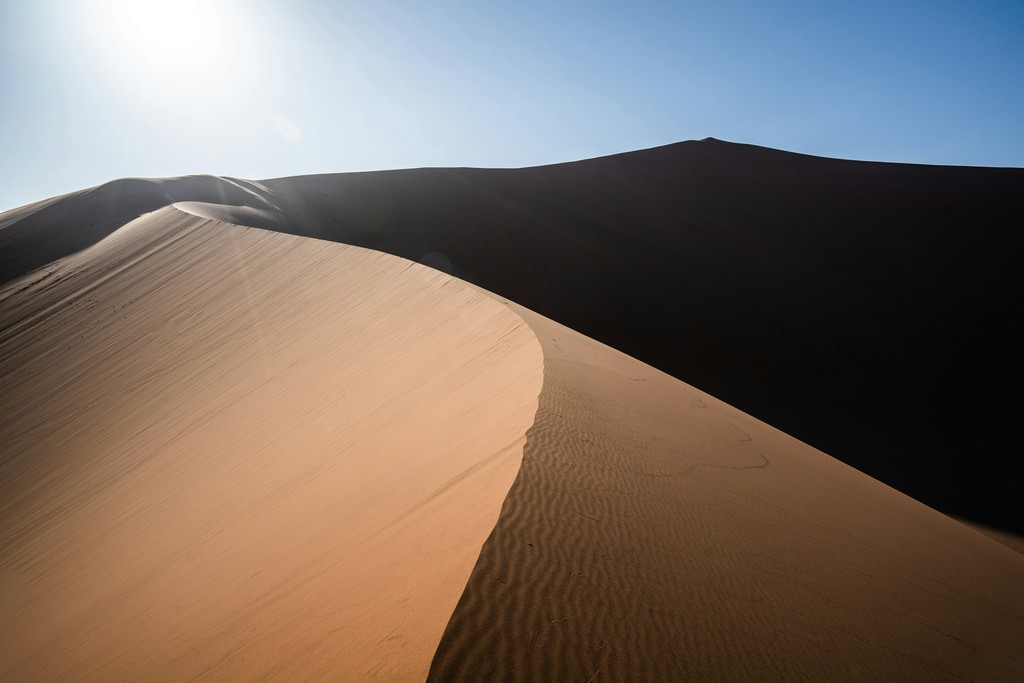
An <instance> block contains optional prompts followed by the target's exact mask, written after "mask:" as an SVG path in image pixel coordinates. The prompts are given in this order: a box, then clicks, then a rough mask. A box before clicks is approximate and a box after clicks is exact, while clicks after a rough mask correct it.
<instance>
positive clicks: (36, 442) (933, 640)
mask: <svg viewBox="0 0 1024 683" xmlns="http://www.w3.org/2000/svg"><path fill="white" fill-rule="evenodd" d="M189 182H192V179H189ZM196 182H198V181H196ZM232 182H234V183H235V185H232V186H231V187H232V188H234V189H229V190H224V189H220V190H218V192H219V193H220V194H224V193H226V192H236V193H242V194H245V193H250V194H252V193H254V192H255V191H256V190H258V189H259V188H255V189H253V188H250V187H247V186H243V185H241V184H238V183H239V181H232ZM147 187H148V186H147ZM204 187H205V186H204ZM115 189H116V188H115ZM96 191H97V192H106V191H111V188H99V189H97V190H96ZM118 192H120V190H119V189H118ZM161 192H162V191H161ZM153 193H154V194H153V196H152V197H149V196H147V197H146V198H145V199H146V202H150V201H152V202H157V201H160V197H161V196H163V195H162V194H160V193H159V192H156V191H155V190H154V191H153ZM214 194H216V193H214ZM254 196H255V195H254ZM261 201H262V200H261ZM47 206H49V205H41V208H39V209H38V210H39V211H45V210H47ZM146 206H147V207H148V206H149V205H148V204H146ZM35 210H36V209H32V210H28V209H25V210H19V212H20V213H17V214H11V213H9V214H6V215H5V216H2V217H0V231H2V230H7V229H8V228H13V230H14V232H12V233H11V234H12V235H20V234H21V233H18V229H19V228H18V220H19V217H23V215H24V216H29V217H31V215H32V212H33V211H35ZM125 211H127V212H129V213H130V209H125ZM275 211H276V207H274V206H272V205H270V204H269V203H266V202H264V203H263V204H260V203H259V202H255V201H250V202H249V204H248V205H244V206H242V205H239V204H235V205H231V206H224V205H222V204H219V203H218V201H217V198H216V197H215V196H212V195H211V196H210V197H203V198H202V200H201V201H195V202H182V203H178V204H173V205H167V206H164V207H163V208H158V209H156V210H155V211H153V212H152V213H147V214H145V215H143V216H141V217H139V218H137V219H135V220H132V221H130V222H128V223H127V224H123V222H122V223H121V224H119V225H120V226H121V227H118V228H116V229H114V230H110V231H109V232H107V233H105V234H104V235H101V237H102V239H100V240H99V241H98V242H96V243H94V244H93V243H91V242H90V243H89V244H87V245H85V246H84V249H82V250H81V251H77V252H75V253H72V254H70V255H66V254H62V255H61V258H59V260H56V261H52V260H51V261H50V262H48V265H46V266H44V267H42V268H38V269H36V270H32V271H31V272H28V273H27V274H25V275H23V276H21V277H18V278H16V279H14V280H11V281H10V282H8V283H7V284H6V285H4V286H3V288H2V289H0V306H2V307H0V386H2V387H3V390H2V392H0V443H2V444H3V453H2V458H0V611H2V613H4V614H5V615H6V616H7V619H6V620H5V621H4V622H3V623H2V624H0V680H19V681H20V680H105V681H106V680H139V679H149V680H157V679H159V680H189V679H204V680H252V679H257V678H259V679H270V680H324V679H331V680H423V679H424V678H429V679H430V680H437V681H477V680H488V681H497V680H510V681H538V680H558V681H563V680H564V681H572V680H580V681H599V680H610V681H621V680H650V681H673V680H689V679H698V680H723V681H725V680H794V679H818V680H964V679H966V680H983V681H999V680H1007V681H1010V680H1019V679H1020V678H1021V677H1022V676H1024V657H1022V654H1021V652H1022V650H1021V647H1020V645H1021V642H1024V555H1020V554H1019V553H1016V552H1014V551H1013V550H1011V549H1009V548H1007V547H1005V546H1004V545H1001V544H999V543H996V542H995V541H993V540H992V539H990V538H988V537H985V536H983V535H981V534H979V533H977V532H975V531H973V530H971V529H969V528H967V527H965V526H963V525H961V524H959V523H957V522H956V521H954V520H952V519H950V518H948V517H946V516H944V515H942V514H940V513H938V512H936V511H934V510H932V509H931V508H928V507H926V506H924V505H922V504H921V503H918V502H916V501H915V500H913V499H911V498H909V497H907V496H905V495H903V494H901V493H899V492H897V491H895V490H893V489H891V488H889V487H887V486H885V485H883V484H881V483H879V482H878V481H876V480H874V479H871V478H870V477H867V476H866V475H864V474H862V473H860V472H858V471H857V470H854V469H852V468H850V467H847V466H846V465H843V464H842V463H840V462H838V461H837V460H835V459H833V458H831V457H829V456H827V455H826V454H824V453H822V452H820V451H818V450H815V449H814V448H811V447H810V446H808V445H806V444H804V443H802V442H800V441H798V440H796V439H794V438H792V437H790V436H787V435H786V434H784V433H782V432H780V431H778V430H776V429H774V428H772V427H770V426H768V425H766V424H764V423H763V422H760V421H758V420H756V419H754V418H752V417H751V416H749V415H747V414H745V413H743V412H741V411H739V410H737V409H735V408H733V407H731V406H729V405H727V404H725V403H723V402H721V401H718V400H716V399H715V398H713V397H711V396H709V395H708V394H706V393H703V392H701V391H699V390H697V389H695V388H693V387H691V386H689V385H687V384H685V383H683V382H681V381H679V380H677V379H674V378H672V377H670V376H668V375H666V374H664V373H662V372H660V371H658V370H655V369H654V368H652V367H650V366H648V365H645V364H643V363H641V362H639V361H637V360H635V359H633V358H631V357H629V356H626V355H625V354H623V353H620V352H618V351H616V350H614V349H612V348H610V347H608V346H605V345H603V344H601V343H599V342H596V341H594V340H592V339H590V338H588V337H585V336H583V335H581V334H579V333H577V332H575V331H573V330H571V329H569V328H567V327H564V326H563V325H560V324H559V323H556V322H554V321H552V320H549V319H547V318H545V317H543V316H541V315H539V314H537V313H534V312H532V311H530V310H528V309H525V308H523V307H521V306H518V305H516V304H513V303H510V302H508V301H506V300H504V299H502V298H500V297H498V296H497V295H494V294H491V293H489V292H486V291H484V290H481V289H478V288H476V287H474V286H472V285H469V284H467V283H465V282H462V281H461V280H458V279H455V278H453V277H450V276H448V275H445V274H443V273H440V272H437V271H434V270H430V269H427V268H425V267H423V266H420V265H417V264H414V263H411V262H409V261H405V260H403V259H400V258H397V257H393V256H388V255H386V254H383V253H380V252H375V251H370V250H367V249H361V248H358V247H352V246H347V245H342V244H335V243H327V242H322V241H319V240H315V239H310V238H308V237H297V236H293V235H287V234H282V233H278V232H272V231H268V230H263V229H259V228H256V227H252V228H249V227H243V226H241V225H236V224H232V223H230V222H227V221H229V220H233V221H238V222H245V219H246V218H247V217H248V218H250V219H252V221H251V222H253V223H254V224H261V225H262V224H263V223H262V222H261V221H264V220H265V221H267V222H272V219H273V220H277V219H276V218H275V215H276V214H275ZM114 213H116V212H114ZM111 215H113V213H111ZM62 220H64V219H61V218H60V216H57V217H56V219H54V220H53V222H52V224H51V223H48V224H47V228H46V229H47V230H49V231H50V232H49V233H48V234H51V235H59V234H64V233H63V232H61V231H62V230H63V231H65V232H67V231H68V227H67V225H66V224H65V223H62ZM109 220H110V222H109V223H104V224H102V225H100V226H98V227H97V228H96V230H97V231H99V230H100V228H102V229H103V230H104V231H107V229H108V228H109V227H110V226H111V225H114V222H116V220H115V218H110V219H109ZM117 220H119V219H117ZM5 221H6V222H5ZM62 225H63V227H62ZM97 234H98V232H97ZM0 237H3V238H4V239H7V238H9V237H10V235H0ZM12 239H13V238H12ZM33 239H37V241H38V240H41V239H42V238H33ZM84 239H85V238H84V237H82V236H73V237H68V238H67V240H68V243H69V244H70V243H72V242H74V243H76V244H77V242H75V241H76V240H79V241H81V240H84ZM90 239H91V238H90ZM0 241H2V240H0ZM43 242H45V240H42V241H41V242H39V244H43ZM33 244H34V245H35V243H33ZM37 246H38V245H36V246H32V248H31V249H29V248H26V249H23V252H22V253H19V254H17V255H15V257H14V258H13V259H12V261H11V262H12V263H15V264H16V265H17V267H18V268H22V267H23V266H24V264H32V263H36V262H42V261H46V260H47V256H52V255H53V254H55V253H56V252H52V251H46V250H47V249H50V248H51V246H52V245H51V246H47V245H46V244H43V246H41V247H38V248H40V249H43V252H40V253H36V252H35V251H33V249H36V248H37ZM65 247H66V245H60V246H59V248H60V249H64V248H65ZM26 267H27V266H26ZM680 314H682V315H685V311H683V312H681V313H680ZM953 398H955V397H951V399H953ZM925 466H926V465H925Z"/></svg>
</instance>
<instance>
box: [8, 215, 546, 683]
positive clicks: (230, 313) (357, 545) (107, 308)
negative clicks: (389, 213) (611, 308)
mask: <svg viewBox="0 0 1024 683" xmlns="http://www.w3.org/2000/svg"><path fill="white" fill-rule="evenodd" d="M0 298H2V299H3V313H2V315H3V319H2V321H0V359H2V361H0V384H2V386H3V387H4V391H3V393H2V395H0V442H2V443H3V444H4V459H3V462H2V463H0V506H2V507H0V612H2V613H3V614H4V619H3V623H2V624H0V679H3V680H22V681H25V680H186V679H193V678H199V679H205V680H226V679H235V680H239V679H249V680H251V679H255V678H261V677H269V678H273V679H278V680H285V679H287V680H296V679H306V680H312V679H323V678H325V677H327V678H332V679H341V680H362V679H367V678H370V677H380V678H385V679H389V680H414V679H417V678H419V679H422V678H423V677H424V676H425V675H426V672H427V667H428V666H429V663H430V659H431V657H432V654H433V651H434V648H435V647H436V645H437V642H438V640H439V639H440V637H441V633H442V631H443V629H444V626H445V622H446V620H447V619H448V618H449V615H450V614H451V611H452V609H453V608H454V606H455V603H456V601H457V600H458V597H459V595H460V593H461V591H462V588H463V586H464V584H465V581H466V579H467V577H468V575H469V573H470V571H471V569H472V566H473V563H474V561H475V559H476V557H477V553H478V551H479V548H480V545H481V544H482V542H483V541H484V539H485V538H486V536H487V534H488V532H489V531H490V529H491V528H492V527H493V525H494V522H495V520H496V517H497V514H498V511H499V507H500V504H501V501H502V499H503V498H504V496H505V493H506V492H507V490H508V487H509V486H510V485H511V483H512V481H513V479H514V477H515V474H516V471H517V470H518V467H519V463H520V456H521V451H522V445H523V442H524V434H525V431H526V430H527V428H528V427H529V426H530V424H532V420H533V416H534V412H535V409H536V401H537V398H536V397H537V394H538V392H539V390H540V385H541V381H542V380H541V373H542V361H541V351H540V347H539V345H538V343H537V340H536V338H535V337H534V335H533V333H532V331H531V330H530V328H529V327H527V326H526V325H525V324H524V323H523V321H522V320H521V319H520V318H519V317H518V316H517V315H516V314H514V313H512V312H511V311H510V310H509V309H508V308H507V307H506V306H504V305H502V304H501V303H499V302H498V301H496V300H494V299H493V298H491V297H489V296H485V295H482V294H481V293H479V292H478V291H477V290H476V289H474V288H472V287H470V286H468V285H465V284H464V283H461V282H459V281H457V280H455V279H453V278H450V277H448V276H446V275H443V274H441V273H438V272H436V271H433V270H430V269H428V268H425V267H422V266H417V265H415V264H411V263H409V262H407V261H404V260H402V259H398V258H395V257H392V256H388V255H386V254H381V253H377V252H370V251H366V250H363V249H359V248H355V247H348V246H344V245H338V244H330V243H323V242H320V241H316V240H310V239H305V238H296V237H292V236H289V235H282V234H276V233H270V232H266V231H263V230H257V229H248V228H242V227H237V226H232V225H226V224H222V223H216V222H213V221H209V220H203V219H200V218H197V217H195V216H193V215H189V214H186V213H182V212H180V211H178V210H176V209H173V208H167V209H162V210H159V211H156V212H155V213H151V214H148V215H145V216H143V217H141V218H139V219H137V220H135V221H133V222H131V223H130V224H128V225H127V226H125V227H124V228H122V229H121V230H119V231H117V232H115V233H114V234H112V235H111V236H109V237H108V238H106V239H104V240H102V241H101V242H99V243H98V244H96V245H94V246H93V247H91V248H89V249H87V250H85V251H83V252H80V253H78V254H75V255H73V256H69V257H67V258H65V259H64V260H62V261H61V262H58V263H56V264H51V266H49V267H48V268H46V269H44V270H42V271H36V272H35V273H32V274H30V276H28V277H27V278H24V279H22V280H18V281H15V282H13V283H10V284H9V285H8V287H6V288H5V289H4V291H3V292H2V294H0Z"/></svg>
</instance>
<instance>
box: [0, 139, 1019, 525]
mask: <svg viewBox="0 0 1024 683" xmlns="http://www.w3.org/2000/svg"><path fill="white" fill-rule="evenodd" d="M1022 195H1024V170H1021V169H993V168H956V167H939V166H915V165H909V164H885V163H868V162H855V161H843V160H836V159H823V158H817V157H809V156H804V155H799V154H791V153H786V152H781V151H777V150H770V149H765V148H760V147H754V146H750V145H738V144H730V143H725V142H721V141H716V140H705V141H693V142H685V143H679V144H676V145H669V146H666V147H661V148H656V149H651V150H643V151H639V152H633V153H629V154H621V155H617V156H612V157H605V158H601V159H592V160H587V161H580V162H573V163H567V164H558V165H554V166H545V167H538V168H525V169H413V170H403V171H387V172H375V173H350V174H336V175H320V176H303V177H296V178H282V179H276V180H267V181H261V182H253V181H244V180H239V179H231V178H217V177H212V176H196V177H188V178H175V179H166V180H140V179H131V180H125V181H115V182H113V183H108V184H107V185H104V186H101V187H99V188H94V189H93V190H90V191H87V192H83V193H75V194H74V195H69V196H68V197H66V198H64V199H62V200H60V201H58V202H56V203H51V204H50V205H48V206H45V207H42V208H39V209H38V210H36V211H35V213H33V214H32V215H31V216H28V217H22V218H21V220H18V221H17V222H16V223H14V224H12V225H9V226H8V227H7V228H5V227H3V226H4V225H5V222H10V221H12V220H14V218H15V216H14V215H13V214H12V215H10V217H9V218H7V219H4V218H0V276H2V277H0V279H8V278H9V277H10V276H12V274H13V273H18V274H24V273H25V272H27V270H26V268H28V267H29V266H31V267H38V266H41V265H43V264H44V263H46V262H48V261H51V260H54V259H56V258H59V257H60V256H62V255H65V254H67V253H71V251H73V250H76V249H80V248H82V246H84V245H85V244H88V243H90V242H89V240H93V241H95V240H96V239H98V238H99V236H102V235H104V234H108V233H109V231H111V230H113V229H116V228H117V227H119V226H120V225H121V224H123V222H124V221H125V220H127V219H129V218H132V217H134V216H135V215H138V213H139V212H142V211H150V210H153V209H156V208H159V207H161V206H164V205H166V204H168V203H171V202H200V203H203V204H205V205H208V206H206V209H205V210H206V211H216V212H217V213H216V215H215V217H217V218H219V219H220V220H228V221H231V222H236V223H241V224H245V225H254V226H257V227H267V228H273V229H275V230H282V231H285V232H290V233H293V234H300V235H305V236H310V237H319V238H322V239H329V240H334V241H340V242H344V243H349V244H355V245H359V246H364V247H368V248H372V249H377V250H381V251H386V252H389V253H393V254H397V255H399V256H403V257H405V258H408V259H410V260H414V261H420V262H424V263H427V264H430V265H432V266H434V267H437V268H439V269H442V270H445V271H446V272H450V273H452V274H454V275H456V276H458V277H460V278H462V279H465V280H468V281H471V282H473V283H475V284H478V285H480V286H482V287H484V288H486V289H488V290H490V291H493V292H496V293H498V294H501V295H502V296H505V297H507V298H509V299H511V300H513V301H516V302H518V303H520V304H522V305H524V306H526V307H527V308H529V309H531V310H535V311H537V312H539V313H542V314H544V315H546V316H548V317H550V318H552V319H554V320H558V321H559V322H561V323H563V324H566V325H568V326H569V327H571V328H573V329H575V330H577V331H580V332H582V333H584V334H586V335H588V336H590V337H593V338H595V339H599V340H600V341H602V342H604V343H607V344H609V345H610V346H612V347H614V348H616V349H620V350H622V351H624V352H625V353H628V354H629V355H631V356H634V357H636V358H638V359H640V360H642V361H644V362H647V363H649V364H651V365H654V366H655V367H658V368H659V369H661V370H664V371H665V372H668V373H669V374H671V375H673V376H675V377H677V378H679V379H682V380H683V381H686V382H688V383H690V384H692V385H693V386H697V387H699V388H701V389H702V390H705V391H708V392H709V393H711V394H713V395H715V396H718V397H720V398H722V399H723V400H725V401H727V402H729V403H730V404H732V405H736V406H737V407H739V408H741V409H743V410H745V411H747V412H749V413H751V414H752V415H754V416H756V417H758V418H759V419H761V420H763V421H765V422H768V423H769V424H772V425H774V426H776V427H778V428H780V429H782V430H783V431H785V432H786V433H789V434H793V435H794V436H797V437H798V438H800V439H802V440H804V441H806V442H808V443H810V444H812V445H814V446H815V447H817V448H820V449H821V450H823V451H825V452H827V453H829V454H831V455H834V456H835V457H838V458H840V459H841V460H843V461H844V462H846V463H847V464H850V465H853V466H855V467H857V468H858V469H861V470H862V471H865V472H866V473H868V474H870V475H872V476H874V477H876V478H879V479H881V480H883V481H885V482H886V483H888V484H890V485H892V486H894V487H896V488H898V489H900V490H901V491H904V492H905V493H908V494H910V495H912V496H913V497H915V498H917V499H919V500H922V501H924V502H925V503H927V504H929V505H931V506H932V507H936V508H937V509H940V510H942V511H944V512H946V513H948V514H951V515H955V516H957V517H959V518H964V519H968V520H972V521H975V522H980V523H983V524H987V525H990V526H992V527H996V528H1001V529H1003V530H1005V531H1009V532H1016V533H1017V534H1022V535H1024V506H1021V505H1020V503H1019V497H1020V496H1019V491H1018V484H1017V482H1019V481H1020V480H1021V479H1024V464H1022V463H1024V459H1022V458H1019V457H1017V455H1016V454H1018V453H1019V445H1018V443H1017V436H1016V432H1015V430H1014V429H1013V425H1014V423H1015V419H1016V415H1018V414H1019V413H1020V412H1021V411H1022V410H1024V403H1022V401H1021V398H1020V392H1019V391H1018V390H1017V387H1018V386H1019V385H1020V384H1021V382H1022V381H1024V368H1022V366H1021V361H1020V354H1019V352H1018V349H1019V348H1020V347H1021V346H1022V345H1024V335H1022V333H1021V330H1020V329H1019V326H1018V325H1017V324H1016V320H1015V317H1014V316H1013V315H1010V314H1008V313H1007V312H1008V311H1013V310H1015V308H1016V305H1017V302H1016V299H1015V294H1014V293H1015V292H1016V291H1019V290H1020V289H1022V288H1024V282H1022V277H1021V269H1020V268H1019V267H1018V264H1017V263H1016V261H1017V254H1019V253H1020V251H1021V249H1022V246H1024V245H1022V244H1021V239H1022V238H1021V236H1020V233H1019V231H1017V230H1014V229H1013V226H1014V221H1013V217H1014V216H1016V215H1017V214H1018V213H1019V208H1018V205H1019V197H1020V196H1022ZM210 205H212V206H210ZM216 207H221V208H216ZM133 212H134V213H133ZM85 215H88V216H90V217H92V216H98V217H99V218H97V220H96V221H92V220H90V222H89V223H88V224H85V223H84V221H80V220H79V219H78V218H76V217H77V216H85ZM207 215H211V216H214V214H212V213H210V214H207ZM69 223H70V224H73V225H74V229H73V230H65V229H64V228H61V227H59V226H61V225H65V226H67V225H68V224H69ZM11 228H13V230H12V229H11ZM18 236H20V237H18ZM16 237H18V239H19V241H18V242H16V243H15V242H13V241H12V239H14V238H16ZM33 240H34V243H33V244H31V245H29V246H30V247H31V248H24V247H25V244H26V241H28V242H33ZM69 250H70V251H69ZM965 459H966V460H967V461H968V464H967V465H966V466H965V465H964V461H965ZM923 463H927V466H924V465H923Z"/></svg>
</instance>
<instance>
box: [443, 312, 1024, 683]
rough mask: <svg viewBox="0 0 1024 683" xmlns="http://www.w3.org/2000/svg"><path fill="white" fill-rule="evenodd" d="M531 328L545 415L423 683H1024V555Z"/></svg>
mask: <svg viewBox="0 0 1024 683" xmlns="http://www.w3.org/2000/svg"><path fill="white" fill-rule="evenodd" d="M520 314H521V315H522V316H523V318H524V319H525V320H526V321H527V322H528V323H529V324H530V325H531V327H532V328H533V329H534V331H535V332H536V333H537V337H538V338H539V339H540V340H541V344H542V346H543V347H544V362H545V371H544V375H545V381H544V387H543V390H542V391H541V395H540V405H539V408H538V411H537V416H536V420H535V422H534V425H533V427H532V428H531V429H530V431H529V432H528V438H527V443H526V447H525V449H524V451H523V464H522V467H521V469H520V471H519V475H518V477H517V479H516V483H515V484H514V485H513V487H512V489H511V491H510V492H509V496H508V498H507V499H506V500H505V503H504V505H503V507H502V512H501V516H500V517H499V519H498V523H497V525H496V527H495V529H494V531H493V532H492V534H491V536H490V538H489V539H488V541H487V543H486V544H485V545H484V548H483V550H482V552H481V555H480V559H479V561H478V563H477V565H476V567H475V569H474V571H473V575H472V577H471V578H470V581H469V583H468V585H467V586H466V590H465V593H464V594H463V596H462V599H461V601H460V602H459V606H458V608H457V609H456V611H455V614H454V615H453V616H452V620H451V621H450V622H449V624H448V627H447V629H446V631H445V636H444V638H443V639H442V641H441V644H440V646H439V648H438V651H437V655H436V657H435V659H434V662H433V665H432V667H431V680H437V681H479V680H488V681H497V680H501V681H539V680H551V681H596V680H610V681H629V680H636V681H641V680H642V681H684V680H721V681H737V680H788V681H792V680H833V681H835V680H865V681H879V680H892V681H895V680H931V681H946V680H948V681H955V680H979V681H982V680H985V681H996V680H1000V681H1011V680H1019V679H1020V676H1021V674H1022V673H1024V657H1022V652H1021V649H1020V644H1021V637H1022V634H1024V556H1021V555H1018V554H1016V553H1014V552H1013V551H1012V550H1010V549H1008V548H1006V547H1004V546H1002V545H1000V544H998V543H996V542H994V541H992V540H990V539H988V538H985V537H983V536H981V535H979V534H977V533H976V532H974V531H972V530H970V529H968V528H967V527H964V526H962V525H960V524H958V523H956V522H954V521H953V520H951V519H949V518H948V517H946V516H944V515H942V514H940V513H938V512H936V511H934V510H932V509H930V508H928V507H926V506H924V505H922V504H920V503H918V502H917V501H915V500H913V499H911V498H908V497H907V496H904V495H903V494H900V493H898V492H897V491H894V490H893V489H891V488H889V487H887V486H885V485H883V484H881V483H879V482H878V481H875V480H873V479H871V478H869V477H867V476H866V475H864V474H862V473H860V472H858V471H856V470H854V469H852V468H850V467H848V466H846V465H844V464H842V463H840V462H838V461H836V460H834V459H832V458H830V457H828V456H826V455H824V454H823V453H821V452H819V451H816V450H815V449H813V448H811V447H809V446H807V445H805V444H803V443H800V442H799V441H797V440H795V439H793V438H792V437H789V436H787V435H785V434H783V433H781V432H779V431H778V430H776V429H773V428H772V427H769V426H767V425H765V424H764V423H761V422H759V421H757V420H755V419H753V418H751V417H750V416H749V415H746V414H744V413H742V412H740V411H739V410H736V409H735V408H733V407H731V406H728V405H726V404H724V403H722V402H721V401H718V400H716V399H714V398H712V397H710V396H708V395H707V394H705V393H703V392H700V391H697V390H696V389H693V388H691V387H689V386H687V385H685V384H683V383H682V382H680V381H678V380H676V379H674V378H671V377H669V376H667V375H665V374H664V373H661V372H659V371H657V370H654V369H653V368H651V367H649V366H646V365H644V364H642V363H640V362H638V361H636V360H634V359H632V358H629V357H627V356H625V355H623V354H621V353H619V352H617V351H614V350H613V349H610V348H608V347H605V346H603V345H601V344H599V343H597V342H594V341H592V340H590V339H586V338H584V337H582V336H580V335H579V334H577V333H575V332H573V331H571V330H569V329H567V328H565V327H563V326H561V325H558V324H556V323H553V322H552V321H550V320H546V319H544V318H542V317H540V316H538V315H536V314H534V313H531V312H529V311H525V310H521V311H520Z"/></svg>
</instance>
